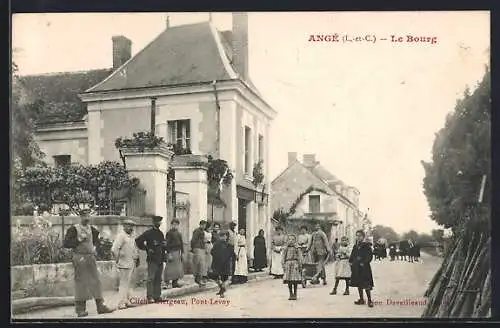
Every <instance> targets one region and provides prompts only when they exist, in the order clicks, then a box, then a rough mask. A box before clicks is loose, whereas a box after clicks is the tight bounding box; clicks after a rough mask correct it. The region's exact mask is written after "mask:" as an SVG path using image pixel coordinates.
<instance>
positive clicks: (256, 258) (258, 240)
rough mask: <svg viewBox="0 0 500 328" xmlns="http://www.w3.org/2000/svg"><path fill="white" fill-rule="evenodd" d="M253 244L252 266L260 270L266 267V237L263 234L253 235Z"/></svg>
mask: <svg viewBox="0 0 500 328" xmlns="http://www.w3.org/2000/svg"><path fill="white" fill-rule="evenodd" d="M253 246H254V248H253V268H254V269H255V270H262V269H263V268H265V267H267V249H266V239H265V238H264V237H263V236H257V237H255V238H254V240H253Z"/></svg>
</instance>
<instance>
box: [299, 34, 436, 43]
mask: <svg viewBox="0 0 500 328" xmlns="http://www.w3.org/2000/svg"><path fill="white" fill-rule="evenodd" d="M308 41H309V42H326V43H376V42H386V43H409V44H437V43H438V38H437V37H436V36H422V35H414V34H403V35H395V34H392V35H389V36H381V37H379V36H377V35H375V34H365V35H351V34H342V33H333V34H310V35H309V36H308Z"/></svg>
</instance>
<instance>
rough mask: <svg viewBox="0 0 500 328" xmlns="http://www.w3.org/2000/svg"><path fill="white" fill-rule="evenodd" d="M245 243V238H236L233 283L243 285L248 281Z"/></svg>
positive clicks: (239, 236) (240, 236)
mask: <svg viewBox="0 0 500 328" xmlns="http://www.w3.org/2000/svg"><path fill="white" fill-rule="evenodd" d="M246 245H247V241H246V238H245V236H242V235H238V236H237V237H236V245H235V253H236V263H235V268H234V276H233V283H245V282H247V281H248V258H247V247H246Z"/></svg>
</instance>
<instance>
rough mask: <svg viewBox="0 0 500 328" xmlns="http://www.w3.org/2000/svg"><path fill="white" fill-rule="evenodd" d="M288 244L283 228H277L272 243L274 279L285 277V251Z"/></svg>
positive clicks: (272, 272) (272, 273)
mask: <svg viewBox="0 0 500 328" xmlns="http://www.w3.org/2000/svg"><path fill="white" fill-rule="evenodd" d="M285 244H286V237H285V235H284V233H283V228H281V227H276V229H275V233H274V236H273V238H272V241H271V250H272V253H271V270H270V271H271V272H270V273H271V275H273V276H274V279H281V278H282V277H283V274H284V271H283V261H282V260H283V250H284V248H285Z"/></svg>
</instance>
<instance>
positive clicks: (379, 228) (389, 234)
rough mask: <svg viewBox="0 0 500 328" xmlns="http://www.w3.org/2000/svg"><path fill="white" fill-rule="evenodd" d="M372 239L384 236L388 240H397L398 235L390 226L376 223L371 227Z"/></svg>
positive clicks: (375, 239)
mask: <svg viewBox="0 0 500 328" xmlns="http://www.w3.org/2000/svg"><path fill="white" fill-rule="evenodd" d="M372 236H373V240H374V241H377V240H379V239H380V238H385V239H386V240H387V241H388V242H393V241H398V240H399V235H398V233H397V232H396V231H394V229H392V228H391V227H387V226H383V225H380V224H378V225H376V226H374V227H373V229H372Z"/></svg>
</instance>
